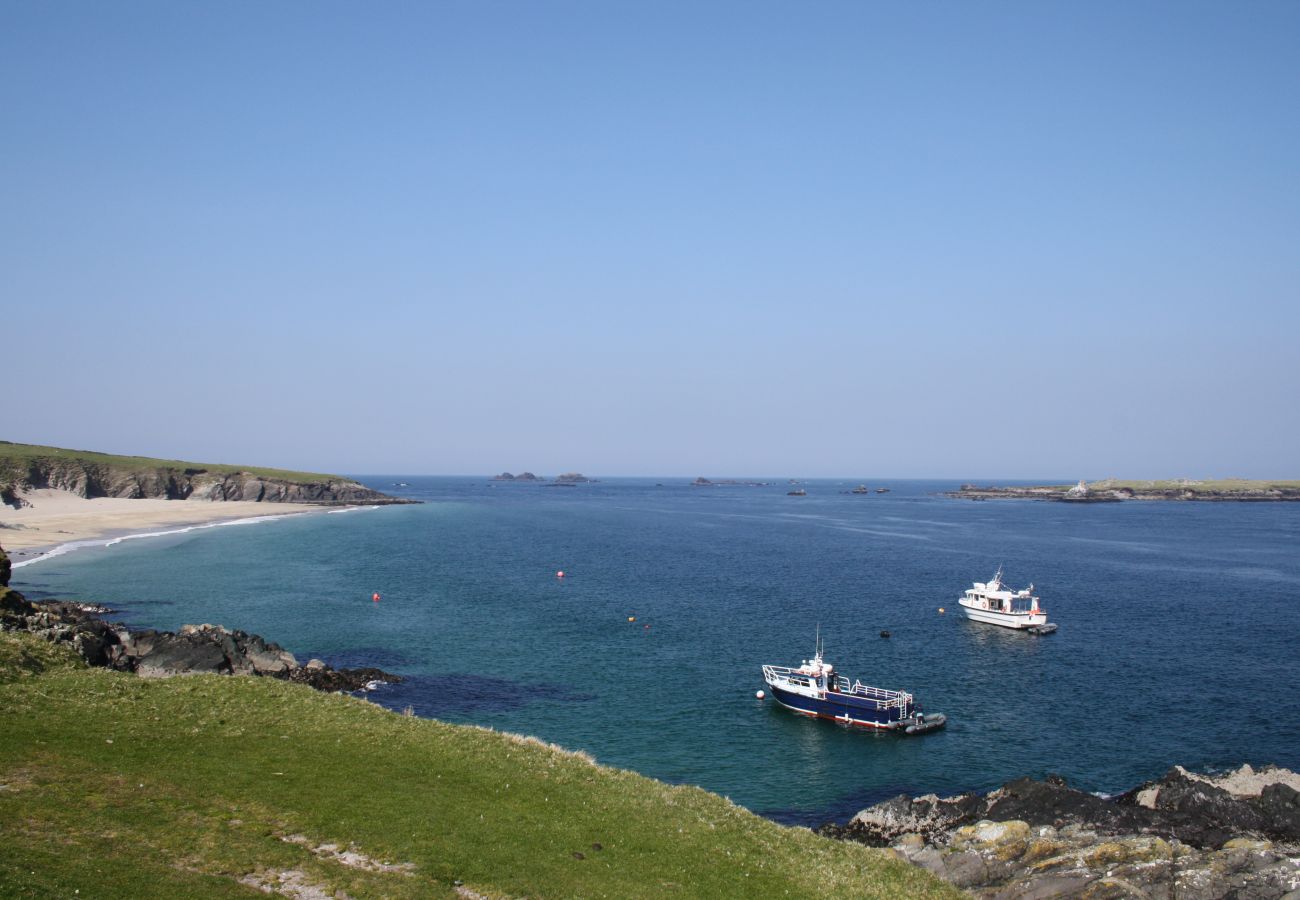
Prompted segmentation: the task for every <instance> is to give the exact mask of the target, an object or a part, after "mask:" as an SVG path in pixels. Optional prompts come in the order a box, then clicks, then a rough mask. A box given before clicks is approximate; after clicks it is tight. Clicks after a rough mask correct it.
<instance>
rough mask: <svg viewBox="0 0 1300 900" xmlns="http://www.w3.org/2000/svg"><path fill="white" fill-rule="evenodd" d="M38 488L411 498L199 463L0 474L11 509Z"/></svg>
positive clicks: (235, 496) (53, 463)
mask: <svg viewBox="0 0 1300 900" xmlns="http://www.w3.org/2000/svg"><path fill="white" fill-rule="evenodd" d="M160 462H161V461H160ZM40 488H55V489H58V490H63V491H70V492H72V493H74V494H77V495H78V496H81V497H125V498H132V499H136V498H143V497H155V498H160V499H167V500H185V499H199V500H256V501H263V502H268V503H321V504H351V503H367V504H390V503H409V502H413V501H409V500H400V499H397V498H395V497H390V496H388V495H387V494H381V493H380V492H379V491H375V490H371V489H370V488H368V487H365V486H364V485H362V484H358V483H357V482H355V481H349V480H346V479H342V478H333V477H330V476H322V480H319V481H311V480H298V479H290V478H280V477H275V476H273V475H266V474H261V473H256V472H245V471H233V472H222V471H213V470H210V469H207V468H203V467H200V466H194V467H186V468H176V467H172V466H168V465H158V466H153V467H148V466H146V467H141V466H131V467H127V466H120V465H114V464H112V463H103V462H97V461H94V460H91V459H83V458H70V459H68V458H56V457H43V456H36V457H30V458H26V459H11V460H9V461H8V462H7V465H6V466H5V468H4V470H3V472H2V473H0V502H4V503H6V504H8V505H11V506H15V507H16V506H20V505H23V504H24V503H25V501H24V500H23V499H22V494H23V492H25V491H29V490H35V489H40Z"/></svg>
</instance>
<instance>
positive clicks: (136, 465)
mask: <svg viewBox="0 0 1300 900" xmlns="http://www.w3.org/2000/svg"><path fill="white" fill-rule="evenodd" d="M37 459H49V460H58V461H63V462H68V461H80V462H83V463H85V464H87V465H99V466H113V467H115V468H119V469H126V470H130V471H139V470H142V469H178V470H181V471H184V470H185V469H203V470H206V471H208V472H211V473H212V474H214V475H230V474H233V473H235V472H249V473H251V474H253V475H258V476H261V477H263V478H280V479H283V480H285V481H296V482H308V483H314V482H321V481H351V479H349V478H341V477H340V476H338V475H327V474H322V473H320V472H294V471H290V470H289V469H268V468H266V467H265V466H236V465H229V464H226V463H196V462H185V461H184V460H179V459H153V458H151V457H148V456H114V455H112V454H110V453H96V452H95V451H93V450H67V449H64V448H62V447H42V446H39V445H36V444H14V443H11V442H9V441H0V480H3V478H4V475H5V473H6V472H9V471H12V470H14V469H15V468H16V469H19V470H26V468H27V466H28V465H29V464H30V463H31V462H32V461H33V460H37Z"/></svg>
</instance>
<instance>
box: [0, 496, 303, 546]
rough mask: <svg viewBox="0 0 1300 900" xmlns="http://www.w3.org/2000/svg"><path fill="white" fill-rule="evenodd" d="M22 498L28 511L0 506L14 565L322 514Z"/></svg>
mask: <svg viewBox="0 0 1300 900" xmlns="http://www.w3.org/2000/svg"><path fill="white" fill-rule="evenodd" d="M22 496H23V498H24V499H25V500H27V502H29V503H30V504H31V506H26V507H23V508H22V509H14V508H12V507H9V506H0V546H3V547H4V548H5V550H6V551H7V552H8V553H9V555H10V556H11V557H12V558H13V559H14V561H15V562H21V561H22V560H24V559H30V558H32V557H33V556H36V555H39V554H40V553H41V552H43V551H46V550H50V549H53V548H54V547H57V546H59V545H61V544H68V543H71V542H73V541H88V540H96V539H106V538H112V537H115V536H121V535H125V534H138V533H140V532H149V531H165V530H167V529H170V528H184V527H186V526H190V525H208V524H212V523H216V522H222V521H234V520H236V519H247V518H252V517H263V516H282V515H290V514H293V513H302V512H308V511H312V510H315V511H320V510H321V507H319V506H314V505H311V504H305V503H257V502H253V501H235V502H214V501H211V500H154V499H145V500H126V499H122V498H119V497H95V498H93V499H86V498H85V497H79V496H77V495H76V494H72V493H69V492H67V491H56V490H39V491H30V492H29V493H26V494H23V495H22Z"/></svg>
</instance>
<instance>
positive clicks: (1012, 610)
mask: <svg viewBox="0 0 1300 900" xmlns="http://www.w3.org/2000/svg"><path fill="white" fill-rule="evenodd" d="M1038 600H1039V598H1038V597H1037V596H1035V595H1034V586H1033V585H1032V584H1031V585H1030V586H1029V587H1027V588H1025V589H1023V590H1019V591H1017V590H1013V589H1011V588H1009V587H1007V586H1006V585H1005V584H1003V583H1002V567H1001V566H998V571H997V573H996V574H994V576H993V579H992V580H991V581H989V582H988V583H985V582H982V581H977V582H975V586H974V587H971V588H967V590H966V593H965V594H963V595H962V597H961V599H960V600H958V601H957V602H958V603H959V604H961V607H962V609H964V610H965V611H966V618H968V619H971V620H973V621H975V622H987V623H988V624H990V625H1001V626H1002V627H1003V628H1019V629H1024V630H1030V631H1041V632H1043V633H1046V632H1048V631H1055V630H1056V626H1055V625H1049V624H1048V622H1047V611H1046V610H1044V609H1042V608H1041V607H1040V606H1039V605H1038Z"/></svg>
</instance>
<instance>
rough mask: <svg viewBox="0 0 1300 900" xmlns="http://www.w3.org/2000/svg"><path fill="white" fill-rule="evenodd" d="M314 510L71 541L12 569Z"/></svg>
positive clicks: (294, 516)
mask: <svg viewBox="0 0 1300 900" xmlns="http://www.w3.org/2000/svg"><path fill="white" fill-rule="evenodd" d="M313 512H314V510H307V511H305V512H293V513H273V514H272V515H269V516H250V517H247V518H243V519H228V520H226V521H224V522H203V523H201V524H198V525H186V526H184V527H183V528H171V529H168V530H167V531H142V532H140V533H139V534H122V535H118V536H117V537H111V538H88V539H86V540H81V541H70V542H68V543H66V544H60V545H59V546H57V547H55V548H54V549H53V550H47V551H46V552H45V553H42V554H41V555H40V556H34V557H32V558H31V559H25V560H23V561H22V562H16V563H14V564H13V565H12V568H15V569H21V568H22V567H23V566H30V565H31V564H32V563H38V562H41V561H42V560H46V559H53V558H54V557H56V556H63V555H64V554H66V553H71V552H72V551H74V550H81V549H83V548H85V547H112V546H114V545H115V544H120V543H122V542H123V541H134V540H138V539H139V538H150V537H164V536H165V535H169V534H186V533H187V532H190V531H199V530H201V529H204V528H221V527H222V526H225V525H256V524H258V523H259V522H273V521H275V520H276V519H292V518H296V517H297V516H307V515H311V514H312V513H313Z"/></svg>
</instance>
